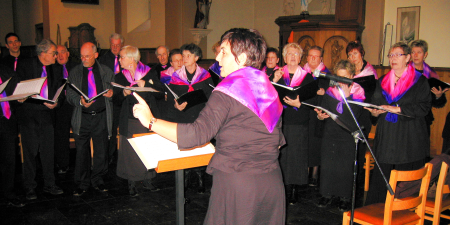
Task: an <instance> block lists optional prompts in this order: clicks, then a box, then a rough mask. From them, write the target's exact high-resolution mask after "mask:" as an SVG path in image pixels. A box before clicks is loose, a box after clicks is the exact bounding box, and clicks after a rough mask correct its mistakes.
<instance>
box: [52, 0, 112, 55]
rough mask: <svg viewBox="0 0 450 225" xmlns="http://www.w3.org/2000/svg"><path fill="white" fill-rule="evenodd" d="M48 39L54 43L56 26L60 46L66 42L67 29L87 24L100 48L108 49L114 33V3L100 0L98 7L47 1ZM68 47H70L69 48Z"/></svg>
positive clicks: (54, 0)
mask: <svg viewBox="0 0 450 225" xmlns="http://www.w3.org/2000/svg"><path fill="white" fill-rule="evenodd" d="M49 13H50V38H51V39H52V40H53V41H55V42H56V33H57V24H59V27H60V31H61V44H64V43H65V42H66V41H67V42H68V38H69V36H70V31H69V29H68V28H69V27H76V26H78V25H80V24H81V23H89V24H90V25H91V26H93V27H95V31H94V35H95V37H96V38H97V42H98V43H100V47H101V48H104V49H106V48H109V40H108V39H109V35H111V34H112V33H114V29H115V28H114V2H113V1H110V0H100V4H99V5H86V4H73V3H62V2H61V1H60V0H49ZM69 47H70V46H69Z"/></svg>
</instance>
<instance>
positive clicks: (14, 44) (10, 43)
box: [2, 33, 26, 71]
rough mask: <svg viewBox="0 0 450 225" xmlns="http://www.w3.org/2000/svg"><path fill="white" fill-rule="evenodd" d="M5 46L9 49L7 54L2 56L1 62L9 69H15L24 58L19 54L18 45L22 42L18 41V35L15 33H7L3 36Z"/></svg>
mask: <svg viewBox="0 0 450 225" xmlns="http://www.w3.org/2000/svg"><path fill="white" fill-rule="evenodd" d="M5 46H6V48H7V49H8V50H9V55H6V56H5V57H3V59H2V63H3V64H4V65H6V66H7V67H9V68H10V69H12V70H14V71H16V70H17V67H18V66H19V65H20V64H21V63H22V62H23V60H24V59H25V58H26V57H25V56H22V55H21V54H20V46H22V42H21V41H20V38H19V36H17V34H15V33H8V34H7V35H6V36H5Z"/></svg>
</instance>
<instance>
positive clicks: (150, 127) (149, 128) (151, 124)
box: [148, 117, 157, 131]
mask: <svg viewBox="0 0 450 225" xmlns="http://www.w3.org/2000/svg"><path fill="white" fill-rule="evenodd" d="M156 121H157V119H156V118H155V117H153V118H152V119H151V120H150V124H149V125H148V130H149V131H151V130H152V126H153V124H154V123H156Z"/></svg>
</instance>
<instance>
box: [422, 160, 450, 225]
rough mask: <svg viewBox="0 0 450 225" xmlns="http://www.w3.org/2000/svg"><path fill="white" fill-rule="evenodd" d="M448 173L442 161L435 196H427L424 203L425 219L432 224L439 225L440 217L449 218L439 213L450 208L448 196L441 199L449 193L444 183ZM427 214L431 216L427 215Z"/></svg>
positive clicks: (449, 190) (449, 217) (446, 166)
mask: <svg viewBox="0 0 450 225" xmlns="http://www.w3.org/2000/svg"><path fill="white" fill-rule="evenodd" d="M447 173H448V165H447V163H445V162H442V167H441V172H440V174H439V180H438V183H437V189H436V198H427V203H426V204H425V219H426V220H430V221H433V224H435V225H439V222H440V219H441V217H442V218H445V219H450V216H447V215H443V214H441V213H442V212H443V211H445V210H447V209H450V198H447V199H445V200H442V197H443V195H444V194H449V193H450V189H449V186H448V185H446V184H445V181H446V178H447ZM426 214H429V215H431V216H428V215H426Z"/></svg>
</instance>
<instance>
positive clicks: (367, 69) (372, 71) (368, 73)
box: [353, 62, 378, 80]
mask: <svg viewBox="0 0 450 225" xmlns="http://www.w3.org/2000/svg"><path fill="white" fill-rule="evenodd" d="M366 63H367V64H366V66H365V67H364V69H363V70H362V71H361V72H360V73H359V74H358V75H355V76H354V77H353V79H354V78H359V77H366V76H371V75H374V76H375V79H377V80H378V75H377V71H376V70H375V69H374V68H373V66H372V65H370V63H369V62H366Z"/></svg>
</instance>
